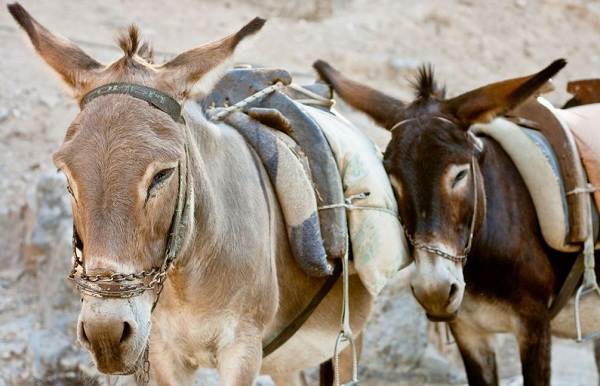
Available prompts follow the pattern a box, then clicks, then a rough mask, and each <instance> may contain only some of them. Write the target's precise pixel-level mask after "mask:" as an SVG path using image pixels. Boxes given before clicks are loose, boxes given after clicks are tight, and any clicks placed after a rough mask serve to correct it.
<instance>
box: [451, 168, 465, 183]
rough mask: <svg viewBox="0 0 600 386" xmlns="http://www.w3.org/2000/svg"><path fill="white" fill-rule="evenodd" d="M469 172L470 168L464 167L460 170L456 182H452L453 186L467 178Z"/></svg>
mask: <svg viewBox="0 0 600 386" xmlns="http://www.w3.org/2000/svg"><path fill="white" fill-rule="evenodd" d="M467 173H468V169H463V170H461V171H460V172H458V174H457V175H456V177H454V182H453V183H452V187H455V186H456V184H458V183H459V182H460V181H461V180H462V179H463V178H465V177H466V176H467Z"/></svg>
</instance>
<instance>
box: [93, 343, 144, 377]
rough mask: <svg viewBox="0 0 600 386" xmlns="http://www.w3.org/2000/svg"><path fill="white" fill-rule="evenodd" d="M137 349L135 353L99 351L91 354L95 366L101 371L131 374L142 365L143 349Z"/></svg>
mask: <svg viewBox="0 0 600 386" xmlns="http://www.w3.org/2000/svg"><path fill="white" fill-rule="evenodd" d="M137 351H138V352H135V353H134V352H128V353H115V352H101V353H91V354H92V358H93V360H94V364H95V365H96V368H97V369H98V371H100V372H101V373H103V374H110V375H131V374H133V373H135V372H136V371H137V370H138V369H140V368H142V366H143V354H144V349H143V348H142V349H141V350H137Z"/></svg>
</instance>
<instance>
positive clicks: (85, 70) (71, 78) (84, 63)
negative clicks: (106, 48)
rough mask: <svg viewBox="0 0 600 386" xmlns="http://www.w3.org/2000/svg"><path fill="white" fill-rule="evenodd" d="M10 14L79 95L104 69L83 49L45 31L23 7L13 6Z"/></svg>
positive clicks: (38, 50)
mask: <svg viewBox="0 0 600 386" xmlns="http://www.w3.org/2000/svg"><path fill="white" fill-rule="evenodd" d="M8 11H9V12H10V14H11V15H12V16H13V17H14V18H15V20H16V21H17V23H19V25H20V26H21V27H23V29H24V30H25V32H27V35H29V38H30V39H31V43H33V46H34V47H35V49H36V50H37V52H38V53H39V54H40V56H41V57H42V58H43V59H44V60H45V61H46V63H48V64H49V65H50V67H52V68H53V69H54V70H55V71H56V72H58V73H59V74H60V75H61V77H62V78H63V79H64V81H65V82H66V83H67V84H68V85H69V86H71V88H73V89H74V90H75V92H76V93H77V92H81V90H82V89H84V88H85V87H86V85H87V84H89V83H90V82H91V81H92V79H93V78H94V77H95V73H96V72H97V71H98V70H99V69H101V68H103V66H102V65H101V64H100V63H98V62H97V61H96V60H94V59H93V58H91V57H90V56H88V55H87V54H86V53H85V52H83V50H82V49H81V48H79V47H77V46H76V45H75V44H73V43H72V42H70V41H68V40H66V39H64V38H62V37H59V36H57V35H54V34H53V33H51V32H50V31H48V30H47V29H46V28H44V26H42V25H41V24H40V23H38V22H37V21H36V20H35V19H34V18H33V17H31V15H30V14H29V13H28V12H27V11H26V10H25V8H23V7H22V6H21V5H20V4H19V3H14V4H9V5H8Z"/></svg>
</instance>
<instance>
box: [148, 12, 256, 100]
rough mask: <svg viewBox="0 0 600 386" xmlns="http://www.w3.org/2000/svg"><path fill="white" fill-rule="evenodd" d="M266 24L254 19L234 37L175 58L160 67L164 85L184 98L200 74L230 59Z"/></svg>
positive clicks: (208, 44)
mask: <svg viewBox="0 0 600 386" xmlns="http://www.w3.org/2000/svg"><path fill="white" fill-rule="evenodd" d="M265 22H266V20H264V19H261V18H259V17H256V18H254V19H253V20H252V21H251V22H249V23H248V24H246V25H245V26H244V27H242V29H240V30H239V31H238V32H236V33H234V34H231V35H229V36H226V37H225V38H223V39H221V40H217V41H215V42H212V43H207V44H204V45H202V46H200V47H197V48H194V49H191V50H189V51H186V52H184V53H182V54H180V55H178V56H176V57H175V58H174V59H172V60H171V61H170V62H167V63H165V64H163V65H162V66H160V67H159V71H160V77H161V80H162V81H163V84H164V85H166V86H168V87H169V88H174V92H175V94H176V97H177V98H179V99H185V98H186V97H187V96H188V94H189V92H190V90H191V88H192V86H194V84H195V83H196V82H197V81H198V80H200V78H201V77H202V76H203V75H205V74H206V73H207V72H209V71H210V70H212V69H213V68H215V67H216V66H218V65H219V64H221V63H223V62H224V61H225V60H226V59H227V58H229V57H230V56H231V54H232V53H233V51H234V50H235V48H236V46H237V45H238V44H239V42H241V41H242V40H243V39H244V38H246V37H248V36H250V35H253V34H255V33H256V32H258V31H259V30H260V29H261V28H262V26H263V25H264V24H265Z"/></svg>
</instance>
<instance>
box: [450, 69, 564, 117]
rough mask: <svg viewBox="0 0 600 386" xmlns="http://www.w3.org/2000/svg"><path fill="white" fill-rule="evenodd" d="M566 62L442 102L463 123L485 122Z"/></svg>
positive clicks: (539, 85)
mask: <svg viewBox="0 0 600 386" xmlns="http://www.w3.org/2000/svg"><path fill="white" fill-rule="evenodd" d="M566 64H567V61H566V60H564V59H558V60H555V61H554V62H552V64H550V65H549V66H548V67H546V68H544V69H543V70H542V71H540V72H538V73H536V74H533V75H530V76H525V77H522V78H515V79H509V80H505V81H503V82H498V83H492V84H490V85H487V86H484V87H481V88H478V89H476V90H473V91H470V92H467V93H465V94H462V95H459V96H457V97H455V98H452V99H449V100H447V101H445V102H444V104H445V107H446V109H447V111H448V112H449V113H450V114H451V115H453V116H455V117H456V118H458V119H459V120H460V121H461V122H463V123H465V124H468V125H469V124H472V123H475V122H481V123H484V122H489V121H491V120H492V119H494V118H495V117H497V116H498V115H502V114H504V113H506V112H508V111H510V110H512V109H513V108H515V107H516V106H518V105H519V104H520V103H522V102H524V101H525V100H527V99H528V98H529V97H530V96H532V95H534V94H535V93H536V92H538V91H539V90H540V89H541V88H542V87H543V86H544V85H546V82H547V81H548V80H549V79H550V78H551V77H552V76H554V75H555V74H556V73H557V72H559V71H560V70H561V69H562V68H563V67H564V66H565V65H566Z"/></svg>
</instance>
